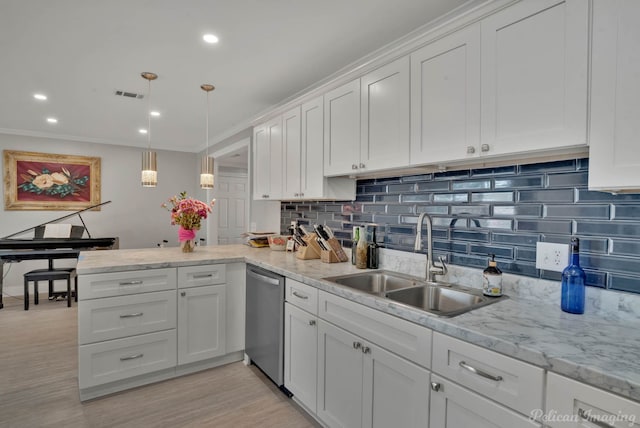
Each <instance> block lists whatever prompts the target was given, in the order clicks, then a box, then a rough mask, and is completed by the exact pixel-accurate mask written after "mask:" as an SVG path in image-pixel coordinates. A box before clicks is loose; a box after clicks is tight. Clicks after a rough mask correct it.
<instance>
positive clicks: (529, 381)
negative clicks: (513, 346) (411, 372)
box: [432, 332, 544, 415]
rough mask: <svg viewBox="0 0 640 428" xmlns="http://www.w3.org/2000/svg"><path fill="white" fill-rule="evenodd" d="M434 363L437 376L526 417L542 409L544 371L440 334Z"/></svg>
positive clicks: (437, 339)
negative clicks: (533, 411)
mask: <svg viewBox="0 0 640 428" xmlns="http://www.w3.org/2000/svg"><path fill="white" fill-rule="evenodd" d="M432 363H433V365H432V370H433V372H434V373H438V374H440V375H442V376H445V377H447V378H449V379H451V380H453V381H455V382H457V383H459V384H460V385H463V386H466V387H467V388H469V389H471V390H473V391H476V392H478V393H480V394H482V395H485V396H487V397H489V398H491V399H492V400H495V401H497V402H500V403H502V404H504V405H506V406H507V407H510V408H512V409H514V410H517V411H519V412H522V413H523V414H525V415H529V414H530V412H531V411H532V410H533V409H541V408H542V393H543V382H544V370H543V369H541V368H539V367H535V366H532V365H530V364H527V363H523V362H522V361H518V360H515V359H513V358H510V357H507V356H504V355H501V354H498V353H496V352H493V351H490V350H488V349H485V348H481V347H479V346H476V345H472V344H470V343H467V342H463V341H461V340H458V339H454V338H453V337H450V336H445V335H444V334H440V333H437V332H436V333H434V334H433V362H432ZM474 370H475V372H474Z"/></svg>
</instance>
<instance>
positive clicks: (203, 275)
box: [193, 273, 213, 279]
mask: <svg viewBox="0 0 640 428" xmlns="http://www.w3.org/2000/svg"><path fill="white" fill-rule="evenodd" d="M212 276H213V274H212V273H207V274H202V275H193V279H202V278H211V277H212Z"/></svg>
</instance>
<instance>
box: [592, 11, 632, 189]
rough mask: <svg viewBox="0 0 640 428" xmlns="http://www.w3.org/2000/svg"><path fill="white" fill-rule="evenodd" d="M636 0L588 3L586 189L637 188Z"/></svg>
mask: <svg viewBox="0 0 640 428" xmlns="http://www.w3.org/2000/svg"><path fill="white" fill-rule="evenodd" d="M639 21H640V2H638V1H635V0H616V1H613V0H605V1H596V2H594V4H593V51H592V78H591V90H592V92H591V130H590V131H591V133H590V145H591V147H590V159H589V188H590V189H594V190H609V191H611V190H614V191H615V190H625V189H631V190H636V191H637V190H638V189H640V175H638V170H639V168H640V150H638V136H639V135H640V121H639V120H638V118H639V117H640V101H639V100H640V85H639V84H638V76H640V50H639V49H638V40H640V25H638V22H639Z"/></svg>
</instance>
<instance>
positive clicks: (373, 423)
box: [362, 344, 429, 428]
mask: <svg viewBox="0 0 640 428" xmlns="http://www.w3.org/2000/svg"><path fill="white" fill-rule="evenodd" d="M363 353H364V354H365V360H364V361H365V363H364V365H365V377H364V388H363V389H364V404H363V408H364V411H363V415H364V420H363V421H362V422H363V423H362V426H364V427H373V428H386V427H402V428H424V427H426V426H428V424H429V371H428V370H426V369H424V368H422V367H419V366H417V365H416V364H413V363H411V362H409V361H407V360H405V359H404V358H401V357H398V356H397V355H394V354H392V353H391V352H388V351H386V350H384V349H382V348H380V347H378V346H375V345H369V344H367V345H365V348H363Z"/></svg>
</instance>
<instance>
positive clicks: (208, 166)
mask: <svg viewBox="0 0 640 428" xmlns="http://www.w3.org/2000/svg"><path fill="white" fill-rule="evenodd" d="M200 88H201V89H202V90H203V91H205V92H206V93H207V133H206V143H207V150H206V152H205V154H204V156H203V157H202V160H201V162H200V188H201V189H213V181H214V179H213V158H210V157H209V92H211V91H213V90H214V89H215V87H214V86H213V85H208V84H204V85H200Z"/></svg>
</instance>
